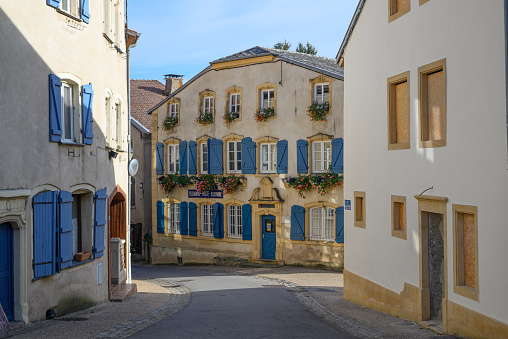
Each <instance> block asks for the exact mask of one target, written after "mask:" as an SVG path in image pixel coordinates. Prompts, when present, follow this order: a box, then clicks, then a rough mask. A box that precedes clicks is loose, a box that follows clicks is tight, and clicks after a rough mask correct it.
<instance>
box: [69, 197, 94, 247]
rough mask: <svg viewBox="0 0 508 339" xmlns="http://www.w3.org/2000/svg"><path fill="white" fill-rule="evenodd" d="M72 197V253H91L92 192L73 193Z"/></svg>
mask: <svg viewBox="0 0 508 339" xmlns="http://www.w3.org/2000/svg"><path fill="white" fill-rule="evenodd" d="M72 199H73V200H72V254H73V255H74V254H76V253H79V252H88V253H92V245H93V244H92V242H93V241H92V240H93V239H92V232H93V230H92V228H93V224H92V205H93V194H92V193H83V194H79V193H78V194H73V195H72Z"/></svg>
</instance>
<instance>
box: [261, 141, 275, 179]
mask: <svg viewBox="0 0 508 339" xmlns="http://www.w3.org/2000/svg"><path fill="white" fill-rule="evenodd" d="M260 146H261V147H260V173H275V170H276V166H277V144H276V143H263V144H261V145H260Z"/></svg>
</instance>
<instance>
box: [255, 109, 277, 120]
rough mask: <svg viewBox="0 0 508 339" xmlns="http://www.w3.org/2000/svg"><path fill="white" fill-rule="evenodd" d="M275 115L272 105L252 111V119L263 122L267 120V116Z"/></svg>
mask: <svg viewBox="0 0 508 339" xmlns="http://www.w3.org/2000/svg"><path fill="white" fill-rule="evenodd" d="M274 116H275V109H273V107H268V108H260V109H258V110H257V111H256V113H254V119H255V120H256V122H263V121H266V120H268V118H271V117H274Z"/></svg>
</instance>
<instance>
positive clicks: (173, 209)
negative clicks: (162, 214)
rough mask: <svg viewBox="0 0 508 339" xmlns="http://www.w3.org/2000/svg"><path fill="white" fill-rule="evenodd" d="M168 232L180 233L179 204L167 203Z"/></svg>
mask: <svg viewBox="0 0 508 339" xmlns="http://www.w3.org/2000/svg"><path fill="white" fill-rule="evenodd" d="M168 233H171V234H178V233H180V204H177V203H169V204H168Z"/></svg>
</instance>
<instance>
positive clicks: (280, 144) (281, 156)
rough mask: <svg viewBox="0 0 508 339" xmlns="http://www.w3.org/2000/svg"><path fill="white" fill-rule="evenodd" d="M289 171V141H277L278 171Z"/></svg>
mask: <svg viewBox="0 0 508 339" xmlns="http://www.w3.org/2000/svg"><path fill="white" fill-rule="evenodd" d="M287 172H288V142H287V140H280V141H277V173H287Z"/></svg>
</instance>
